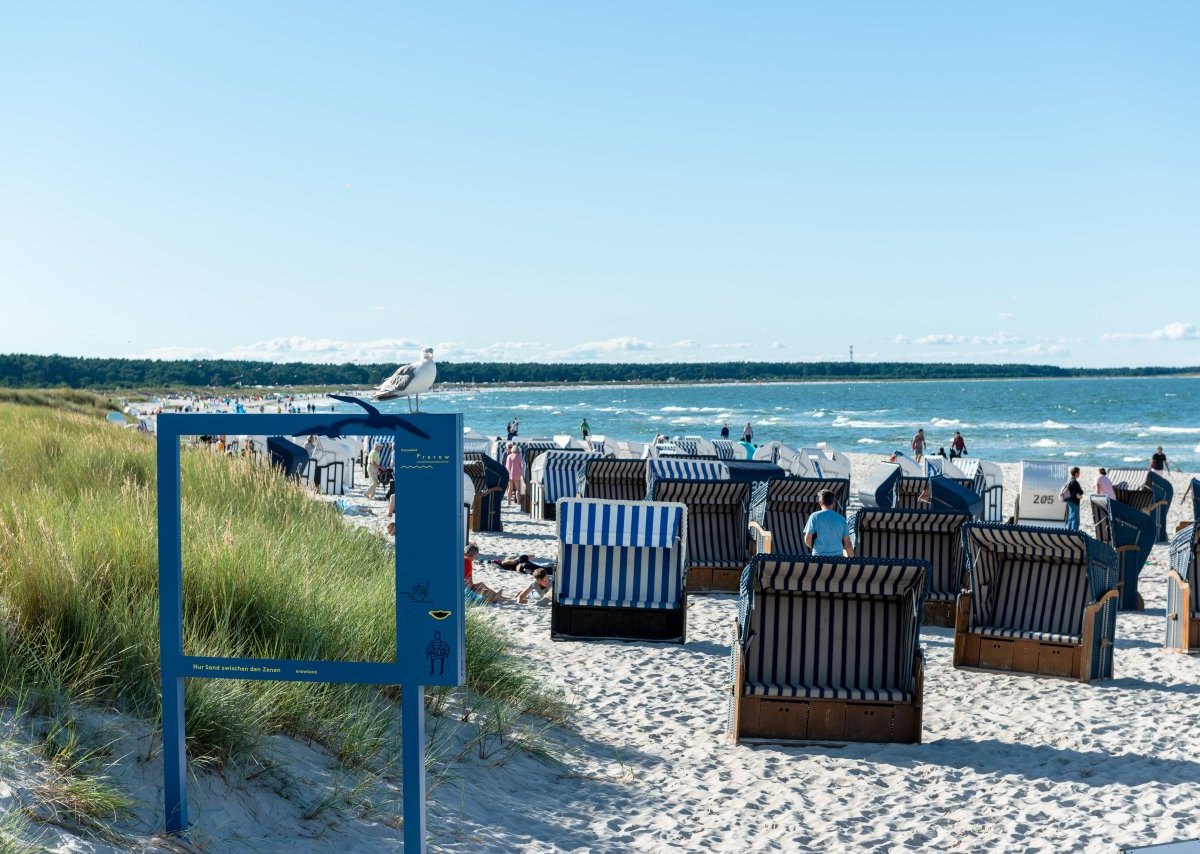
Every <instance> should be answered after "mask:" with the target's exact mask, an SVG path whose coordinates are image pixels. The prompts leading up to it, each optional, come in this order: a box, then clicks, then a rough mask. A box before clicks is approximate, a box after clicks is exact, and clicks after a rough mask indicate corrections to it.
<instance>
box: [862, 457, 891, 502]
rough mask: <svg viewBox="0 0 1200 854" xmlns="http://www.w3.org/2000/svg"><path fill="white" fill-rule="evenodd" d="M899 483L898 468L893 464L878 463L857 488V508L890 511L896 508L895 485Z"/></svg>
mask: <svg viewBox="0 0 1200 854" xmlns="http://www.w3.org/2000/svg"><path fill="white" fill-rule="evenodd" d="M899 482H900V466H898V465H896V464H895V463H879V464H878V465H877V466H875V468H873V469H871V470H870V471H869V472H867V477H866V479H865V480H864V481H863V482H862V483H861V484H859V486H858V493H857V496H856V497H857V499H858V504H859V506H861V507H878V508H880V509H881V510H890V509H892V508H893V507H895V506H896V484H897V483H899Z"/></svg>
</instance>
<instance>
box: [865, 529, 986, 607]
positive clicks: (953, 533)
mask: <svg viewBox="0 0 1200 854" xmlns="http://www.w3.org/2000/svg"><path fill="white" fill-rule="evenodd" d="M971 518H972V517H971V515H970V514H968V513H960V512H938V511H931V510H878V509H865V510H859V511H858V512H857V513H856V514H854V525H853V531H854V537H855V543H854V553H855V555H856V556H858V557H861V558H886V559H889V560H914V559H915V560H923V561H925V562H926V563H928V564H929V595H928V596H926V597H925V612H924V613H925V617H924V622H925V623H926V624H928V625H931V626H942V627H944V628H954V621H955V617H956V615H957V613H958V596H959V594H960V593H962V590H963V580H964V576H965V573H964V569H965V568H966V560H965V558H964V555H963V545H962V529H963V526H964V525H966V524H967V523H968V522H970V521H971Z"/></svg>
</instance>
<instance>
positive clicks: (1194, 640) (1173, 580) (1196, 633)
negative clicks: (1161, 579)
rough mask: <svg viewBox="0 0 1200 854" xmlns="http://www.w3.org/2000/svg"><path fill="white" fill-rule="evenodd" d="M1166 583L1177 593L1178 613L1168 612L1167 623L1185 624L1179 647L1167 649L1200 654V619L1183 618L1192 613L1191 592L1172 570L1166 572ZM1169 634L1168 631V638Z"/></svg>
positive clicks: (1188, 653)
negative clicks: (1172, 586) (1180, 622)
mask: <svg viewBox="0 0 1200 854" xmlns="http://www.w3.org/2000/svg"><path fill="white" fill-rule="evenodd" d="M1167 583H1168V584H1171V585H1174V587H1175V589H1176V590H1178V591H1179V611H1178V613H1175V612H1172V611H1170V610H1168V611H1167V621H1168V623H1172V622H1175V621H1183V622H1184V623H1185V624H1186V625H1184V626H1183V630H1182V631H1181V632H1180V634H1179V645H1178V646H1167V649H1169V650H1172V651H1174V652H1182V653H1184V654H1187V655H1195V654H1196V653H1200V617H1185V616H1184V615H1185V614H1190V613H1192V591H1191V589H1190V588H1189V587H1188V585H1187V582H1185V581H1184V580H1183V576H1181V575H1180V574H1179V573H1178V572H1176V571H1175V570H1173V569H1172V570H1170V571H1168V572H1167ZM1170 634H1171V633H1170V631H1169V630H1168V637H1170Z"/></svg>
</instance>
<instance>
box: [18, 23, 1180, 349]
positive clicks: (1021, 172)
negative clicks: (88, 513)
mask: <svg viewBox="0 0 1200 854" xmlns="http://www.w3.org/2000/svg"><path fill="white" fill-rule="evenodd" d="M1198 43H1200V4H1197V3H1194V2H1190V0H1188V2H1184V1H1183V0H1180V2H1154V3H1140V4H1132V3H1115V2H1095V0H1093V2H1054V3H1045V2H1036V3H1035V2H1026V3H1021V2H1013V3H1003V4H981V3H961V2H945V3H933V2H913V3H896V2H856V3H838V4H833V3H820V4H818V3H801V2H787V3H748V4H730V3H714V2H684V1H683V0H678V2H656V3H645V2H638V3H620V2H612V3H604V4H599V3H594V4H584V3H511V4H501V3H457V4H396V3H357V4H318V3H305V2H286V3H284V2H275V3H271V2H257V3H205V4H199V3H196V4H179V3H161V2H141V3H127V2H107V3H103V4H96V3H83V2H80V3H75V4H71V3H61V4H21V5H17V4H8V5H6V6H4V7H0V81H2V82H0V233H2V235H3V237H2V238H0V306H3V311H2V314H3V317H4V322H3V323H0V352H35V353H51V352H58V353H64V354H69V355H103V356H138V355H152V356H162V357H192V356H202V355H203V356H235V357H250V358H269V359H279V360H294V359H295V360H320V361H331V360H332V361H343V360H369V361H410V360H411V359H413V358H415V357H416V356H417V355H418V351H419V349H420V348H421V347H423V346H427V345H429V346H434V347H436V348H437V351H438V357H439V358H440V359H443V360H464V359H487V360H493V359H494V360H521V361H525V360H537V361H564V360H566V361H576V360H578V361H594V360H600V361H610V360H611V361H664V360H687V361H693V360H706V361H707V360H730V359H736V360H741V359H772V360H803V359H825V358H843V357H844V355H845V353H846V352H847V347H848V346H849V345H851V344H852V345H854V347H855V353H856V357H857V358H859V359H868V360H869V359H889V360H890V359H903V360H923V361H1029V362H1045V363H1053V364H1064V365H1089V366H1090V365H1137V364H1163V365H1200V297H1198V296H1197V294H1198V293H1200V288H1198V286H1197V285H1198V277H1200V273H1198V271H1200V238H1198V235H1200V157H1198V156H1197V152H1200V110H1198V109H1197V105H1198V104H1200V54H1198V53H1197V50H1196V45H1197V44H1198Z"/></svg>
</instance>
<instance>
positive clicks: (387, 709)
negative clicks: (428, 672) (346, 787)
mask: <svg viewBox="0 0 1200 854" xmlns="http://www.w3.org/2000/svg"><path fill="white" fill-rule="evenodd" d="M0 472H3V474H4V476H3V478H0V591H2V593H0V620H2V622H0V629H2V635H0V692H3V694H4V696H5V697H6V698H7V699H9V701H10V702H11V701H12V698H13V697H14V696H16V695H17V693H18V692H20V694H21V696H22V698H23V705H24V707H25V709H27V710H28V711H31V712H34V713H41V714H55V713H57V712H58V711H61V710H62V709H63V708H64V707H67V706H69V705H70V704H72V703H76V702H80V701H81V699H84V700H86V702H88V703H91V704H101V705H103V704H109V705H111V706H113V707H115V708H119V709H121V710H123V711H128V712H131V713H133V714H136V715H140V716H143V717H145V718H148V719H151V720H155V719H157V718H158V716H159V715H160V702H159V693H158V692H159V681H158V678H159V674H158V613H157V612H158V607H157V546H156V524H157V523H156V505H155V453H154V442H153V440H152V439H150V438H149V437H147V436H145V435H139V434H136V433H132V432H129V431H123V430H119V429H116V428H112V427H110V426H108V425H105V424H101V423H98V422H96V421H94V420H89V419H88V418H85V417H83V416H80V415H77V414H73V413H69V412H64V411H61V410H49V409H44V408H37V407H32V406H18V405H6V404H0ZM182 504H183V507H182V512H183V528H184V539H183V565H184V612H185V613H184V646H185V651H186V652H187V653H189V654H195V655H215V656H244V657H264V658H289V659H327V660H346V661H386V660H390V659H391V657H392V656H393V654H394V649H395V599H394V564H393V557H392V553H391V546H390V545H389V544H388V543H386V542H384V541H382V540H381V539H380V538H378V537H376V536H373V535H371V534H369V533H368V532H366V531H364V530H361V529H351V528H349V527H348V526H346V525H344V524H343V523H342V521H341V520H340V518H339V516H338V515H337V514H336V512H335V511H334V509H333V508H332V507H330V506H329V505H327V504H324V503H321V502H317V501H313V500H312V499H311V498H310V497H308V496H307V495H305V494H304V492H303V489H302V488H301V487H299V486H297V485H295V484H293V483H290V482H287V481H285V480H284V479H283V478H281V477H279V476H278V475H277V474H275V473H274V472H272V471H270V470H269V469H267V468H266V467H263V466H255V465H252V464H250V463H247V462H244V461H242V460H238V459H235V458H232V457H222V456H218V455H216V454H214V453H211V451H210V450H201V449H195V450H189V449H185V452H184V454H183V460H182ZM507 649H508V642H507V640H506V639H505V638H504V637H503V636H502V635H501V634H499V633H498V630H497V629H496V628H495V627H494V626H493V625H491V624H490V623H489V622H488V621H487V620H486V618H484V617H481V615H478V614H474V613H469V614H468V629H467V680H468V681H467V685H468V688H470V689H471V693H472V694H473V696H477V697H483V698H485V699H486V701H487V702H489V703H494V704H497V705H498V707H501V708H504V709H506V710H507V713H506V716H504V719H505V720H511V719H512V718H513V717H514V716H516V715H520V714H524V713H532V714H536V715H539V716H541V717H544V718H547V719H551V720H556V721H557V720H562V719H564V717H565V715H566V707H565V705H564V703H563V702H562V700H561V698H560V697H559V695H558V694H557V693H556V692H554V691H552V690H548V689H546V688H544V687H543V686H542V685H541V684H540V683H539V681H538V680H537V679H536V678H535V677H534V675H533V674H532V673H530V672H529V671H527V670H526V669H525V667H524V664H523V663H522V662H521V661H520V660H518V659H516V658H514V657H513V656H512V655H511V654H509V653H508V651H507ZM397 691H398V688H388V687H384V688H376V687H371V686H346V685H321V684H316V685H308V684H297V683H287V682H240V681H229V680H199V679H189V680H187V683H186V690H185V705H186V712H187V721H188V747H189V751H190V752H191V755H192V757H193V760H196V759H202V760H207V761H210V762H218V763H219V762H224V761H227V760H230V759H234V758H237V757H239V756H241V755H244V754H245V752H246V751H248V750H250V749H252V748H253V747H254V745H255V743H256V741H257V740H258V739H259V738H260V737H261V736H262V735H264V734H267V733H284V734H289V735H294V736H298V737H302V738H309V739H314V740H317V741H319V742H321V743H323V744H325V745H327V746H328V747H329V748H330V750H331V751H332V752H333V753H334V755H336V756H338V757H339V758H340V759H341V760H342V761H343V762H344V763H346V764H347V765H351V766H354V765H366V764H368V763H369V762H370V761H371V758H372V757H373V756H376V755H378V754H379V752H380V751H381V750H382V749H383V747H384V745H385V744H386V742H387V739H388V738H389V732H391V731H392V728H393V726H394V721H395V718H396V714H395V708H394V705H393V704H394V701H395V699H396V697H397ZM452 693H453V692H431V699H430V703H431V708H432V710H433V711H434V712H438V711H440V710H442V708H444V707H445V706H446V698H447V697H448V696H450V695H451V694H452Z"/></svg>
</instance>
